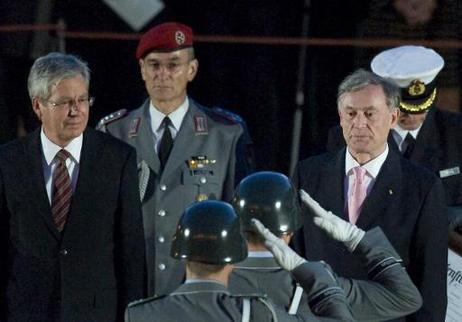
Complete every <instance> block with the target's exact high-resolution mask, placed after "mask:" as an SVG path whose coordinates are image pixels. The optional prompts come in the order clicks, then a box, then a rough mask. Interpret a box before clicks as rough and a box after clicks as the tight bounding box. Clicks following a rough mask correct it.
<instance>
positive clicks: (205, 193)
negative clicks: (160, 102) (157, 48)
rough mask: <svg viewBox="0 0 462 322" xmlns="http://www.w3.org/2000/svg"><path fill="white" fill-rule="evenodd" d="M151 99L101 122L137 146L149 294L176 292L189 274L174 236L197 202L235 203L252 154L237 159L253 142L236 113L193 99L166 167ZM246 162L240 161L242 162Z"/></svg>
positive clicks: (105, 129)
mask: <svg viewBox="0 0 462 322" xmlns="http://www.w3.org/2000/svg"><path fill="white" fill-rule="evenodd" d="M149 106H150V103H149V100H146V101H145V102H144V104H143V105H142V106H141V107H140V108H138V109H136V110H133V111H132V112H130V113H126V112H125V111H123V110H122V111H119V112H116V113H114V114H111V115H110V116H108V117H106V118H104V119H102V120H101V122H100V124H99V126H98V128H99V129H100V130H103V131H105V132H108V133H110V134H112V135H113V136H115V137H117V138H119V139H121V140H123V141H125V142H127V143H129V144H131V145H132V146H134V147H135V148H136V150H137V154H138V169H139V175H140V195H141V199H142V203H143V223H144V234H145V241H146V257H147V270H148V294H149V295H151V296H152V295H163V294H168V293H170V292H172V291H173V290H174V289H176V288H177V287H178V285H180V284H181V282H182V281H183V278H184V264H182V263H180V262H178V261H175V260H173V259H172V258H171V257H170V255H169V252H170V244H171V237H172V235H173V233H174V232H175V227H176V224H177V222H178V219H179V218H180V215H181V214H182V212H183V211H184V209H185V208H186V207H187V206H188V205H189V204H191V203H193V202H195V201H197V200H205V199H219V200H225V201H229V200H230V199H231V197H232V194H233V191H234V184H235V180H236V178H235V177H236V168H239V169H245V170H240V172H242V173H241V175H246V174H247V173H244V172H247V171H248V170H249V169H250V165H249V164H245V165H242V164H243V163H245V162H247V161H248V158H245V157H241V158H237V156H236V151H238V150H239V151H240V150H243V149H247V148H240V145H241V144H246V145H248V144H250V143H251V142H250V138H249V137H245V136H244V135H243V134H244V127H243V126H242V124H241V123H239V122H238V120H237V119H234V118H232V117H230V114H229V113H228V114H226V113H222V112H220V110H219V109H213V110H212V109H208V108H205V107H203V106H200V105H199V104H197V103H196V102H194V101H193V100H191V99H189V109H188V111H187V113H186V115H185V116H184V119H183V122H182V125H181V127H180V129H179V131H178V133H177V136H176V138H175V141H174V145H173V149H172V151H171V153H170V156H169V159H168V161H167V164H166V165H165V169H164V170H163V172H162V173H161V171H160V170H161V166H160V161H159V158H158V156H157V154H156V153H155V150H154V147H155V144H156V142H155V137H154V134H153V133H152V130H151V125H150V116H149ZM237 159H239V160H241V163H240V165H236V162H237V161H236V160H237Z"/></svg>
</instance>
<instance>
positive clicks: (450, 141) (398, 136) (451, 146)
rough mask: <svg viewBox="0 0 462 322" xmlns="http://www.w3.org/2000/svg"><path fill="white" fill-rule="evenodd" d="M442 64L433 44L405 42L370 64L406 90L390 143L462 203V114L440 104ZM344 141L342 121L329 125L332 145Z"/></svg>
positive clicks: (451, 200) (455, 203)
mask: <svg viewBox="0 0 462 322" xmlns="http://www.w3.org/2000/svg"><path fill="white" fill-rule="evenodd" d="M443 65H444V61H443V58H442V57H441V56H440V55H439V54H438V53H436V52H435V51H434V50H432V49H429V48H425V47H420V46H402V47H397V48H393V49H390V50H386V51H383V52H381V53H380V54H378V55H377V56H376V57H375V58H374V59H373V60H372V63H371V68H372V71H373V72H374V73H375V74H377V75H379V76H382V77H386V78H389V79H392V80H393V81H395V82H396V83H397V84H398V86H399V87H400V89H401V99H402V101H401V103H400V105H399V109H400V114H399V117H398V123H397V125H396V126H395V127H394V129H393V130H392V131H390V134H389V135H388V146H389V147H390V149H392V150H393V151H395V152H398V153H402V154H403V156H404V157H406V158H408V159H409V160H411V161H413V162H416V163H418V164H420V165H422V166H424V167H426V168H427V169H429V170H430V171H432V172H434V173H435V174H436V175H437V176H438V177H440V178H441V180H442V182H443V185H444V188H445V192H446V204H447V205H448V206H452V207H462V174H461V167H462V116H461V115H459V114H455V113H451V112H447V111H443V110H441V109H439V108H437V107H436V106H435V102H436V98H437V87H436V81H437V75H438V73H439V72H440V70H441V69H442V68H443ZM408 134H409V136H408ZM406 137H407V139H406ZM409 141H410V142H411V146H410V147H409V143H408V142H409ZM344 146H345V140H344V139H343V136H342V131H341V128H340V126H336V127H333V128H332V129H330V131H329V137H328V141H327V149H328V150H329V151H334V150H337V149H340V148H342V147H344Z"/></svg>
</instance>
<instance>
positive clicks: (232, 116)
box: [212, 106, 244, 124]
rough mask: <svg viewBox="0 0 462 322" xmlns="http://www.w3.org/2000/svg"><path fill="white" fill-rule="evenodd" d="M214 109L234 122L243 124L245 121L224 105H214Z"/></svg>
mask: <svg viewBox="0 0 462 322" xmlns="http://www.w3.org/2000/svg"><path fill="white" fill-rule="evenodd" d="M212 111H213V112H214V113H216V114H218V115H220V116H222V117H224V118H225V119H227V120H228V121H231V122H233V123H241V124H242V123H244V120H243V119H242V117H240V116H239V115H237V114H236V113H233V112H231V111H229V110H226V109H224V108H222V107H219V106H214V107H212Z"/></svg>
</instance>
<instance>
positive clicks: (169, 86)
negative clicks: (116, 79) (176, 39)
mask: <svg viewBox="0 0 462 322" xmlns="http://www.w3.org/2000/svg"><path fill="white" fill-rule="evenodd" d="M191 58H192V57H191V53H190V51H189V49H180V50H176V51H173V52H151V53H149V54H148V55H146V57H144V58H142V59H140V60H139V64H140V69H141V76H142V78H143V80H144V82H145V85H146V90H147V91H148V93H149V96H150V98H151V101H152V103H153V104H154V106H156V107H157V108H159V109H161V110H162V111H163V112H172V111H173V110H175V109H176V108H177V107H178V106H180V105H181V103H183V101H184V100H185V99H186V88H187V86H188V83H189V82H191V81H192V80H193V79H194V77H195V76H196V73H197V69H198V62H197V60H196V59H191Z"/></svg>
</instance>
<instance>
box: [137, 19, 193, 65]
mask: <svg viewBox="0 0 462 322" xmlns="http://www.w3.org/2000/svg"><path fill="white" fill-rule="evenodd" d="M192 45H193V31H192V29H191V28H190V27H188V26H186V25H183V24H181V23H178V22H166V23H163V24H160V25H158V26H155V27H153V28H151V29H149V30H148V31H147V32H146V33H145V34H144V35H143V36H142V37H141V39H140V42H139V44H138V48H137V49H136V59H141V58H143V57H144V56H146V55H147V54H149V53H150V52H151V51H162V52H170V51H175V50H179V49H183V48H187V47H191V46H192Z"/></svg>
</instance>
